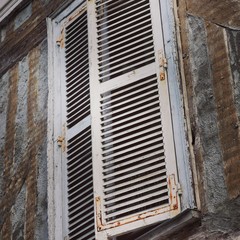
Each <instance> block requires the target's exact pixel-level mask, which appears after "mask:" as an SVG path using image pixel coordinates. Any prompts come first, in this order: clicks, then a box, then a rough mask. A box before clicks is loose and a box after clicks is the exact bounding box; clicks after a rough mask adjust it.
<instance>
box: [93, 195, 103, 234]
mask: <svg viewBox="0 0 240 240" xmlns="http://www.w3.org/2000/svg"><path fill="white" fill-rule="evenodd" d="M95 203H96V217H97V230H98V231H102V230H104V227H103V223H102V211H101V199H100V197H96V198H95Z"/></svg>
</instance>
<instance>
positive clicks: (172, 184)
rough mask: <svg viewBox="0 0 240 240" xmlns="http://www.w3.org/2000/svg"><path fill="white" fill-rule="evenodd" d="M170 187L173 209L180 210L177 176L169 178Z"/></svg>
mask: <svg viewBox="0 0 240 240" xmlns="http://www.w3.org/2000/svg"><path fill="white" fill-rule="evenodd" d="M168 187H169V192H170V195H169V200H170V205H171V209H172V210H175V209H178V186H177V185H176V180H175V175H174V174H172V175H170V176H169V177H168Z"/></svg>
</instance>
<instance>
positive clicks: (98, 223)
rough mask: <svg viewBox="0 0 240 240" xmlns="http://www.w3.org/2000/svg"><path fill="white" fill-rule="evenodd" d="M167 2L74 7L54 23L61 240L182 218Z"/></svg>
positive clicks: (106, 0)
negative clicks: (166, 27) (162, 5)
mask: <svg viewBox="0 0 240 240" xmlns="http://www.w3.org/2000/svg"><path fill="white" fill-rule="evenodd" d="M159 4H160V3H159V1H158V0H141V1H132V0H128V1H126V0H124V1H123V0H119V1H114V0H96V1H86V2H85V1H82V3H81V4H80V6H79V3H77V2H75V3H73V4H72V5H71V6H70V7H68V8H67V10H65V11H63V12H62V13H61V14H59V16H58V17H57V18H56V19H54V21H53V22H54V23H52V22H51V23H50V25H51V26H52V28H51V30H52V33H53V35H52V36H51V38H53V39H55V43H53V44H54V46H53V49H54V53H53V57H52V59H53V60H54V61H53V62H54V65H53V69H52V73H53V79H54V83H53V85H54V86H53V87H54V88H53V89H54V91H53V95H54V98H55V99H54V111H53V112H54V129H53V134H54V139H55V144H54V146H53V148H54V153H53V158H54V164H56V166H57V168H58V170H54V171H55V179H54V181H55V184H56V185H57V186H58V187H59V188H61V190H59V191H58V190H56V191H55V193H54V194H55V195H54V196H53V198H54V199H55V200H54V201H55V204H56V205H55V208H56V209H55V211H56V218H57V219H58V218H59V219H61V220H62V223H61V224H62V226H59V228H57V227H56V226H55V227H56V228H55V231H56V233H55V239H62V235H63V236H68V238H69V239H79V238H80V237H81V239H98V240H101V239H108V237H116V236H118V235H121V234H124V233H127V232H129V231H133V230H136V229H139V228H142V227H145V226H148V225H151V224H153V223H156V222H159V221H163V220H166V219H169V218H172V217H173V216H176V215H177V214H178V213H179V212H180V211H181V206H182V204H181V202H180V197H179V194H178V188H179V175H178V171H177V160H176V150H175V146H174V142H175V138H174V129H173V125H172V114H171V104H170V100H169V89H168V74H167V60H166V58H165V51H166V48H165V46H164V38H163V29H162V18H161V12H160V6H159ZM50 32H51V31H50ZM50 94H51V93H50ZM183 138H184V137H183ZM54 168H55V166H54ZM59 169H60V170H59ZM185 177H186V176H185ZM54 188H56V186H54ZM61 196H63V198H62V199H59V198H61ZM57 221H58V220H56V222H57ZM56 229H63V233H62V235H61V234H60V233H58V231H57V230H56ZM59 234H60V235H59ZM57 236H58V237H57Z"/></svg>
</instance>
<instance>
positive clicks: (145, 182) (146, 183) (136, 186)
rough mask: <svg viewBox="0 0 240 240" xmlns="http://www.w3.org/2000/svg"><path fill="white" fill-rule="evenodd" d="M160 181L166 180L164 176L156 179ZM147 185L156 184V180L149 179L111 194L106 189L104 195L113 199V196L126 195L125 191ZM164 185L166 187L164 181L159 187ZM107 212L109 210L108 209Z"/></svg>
mask: <svg viewBox="0 0 240 240" xmlns="http://www.w3.org/2000/svg"><path fill="white" fill-rule="evenodd" d="M161 180H166V176H162V177H159V178H158V181H161ZM149 184H156V179H151V180H148V181H144V182H140V183H136V184H135V185H134V186H131V187H129V188H126V189H122V190H116V191H114V192H112V193H108V192H109V189H108V192H105V195H106V198H111V197H114V196H115V195H119V194H124V193H126V192H127V191H128V190H127V189H129V190H131V191H133V190H136V189H141V188H143V187H144V186H146V185H149ZM165 185H166V181H165V182H164V183H163V184H162V185H159V186H165ZM108 210H110V209H109V208H108Z"/></svg>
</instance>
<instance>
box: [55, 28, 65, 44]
mask: <svg viewBox="0 0 240 240" xmlns="http://www.w3.org/2000/svg"><path fill="white" fill-rule="evenodd" d="M56 43H57V45H58V46H59V47H61V48H64V29H62V30H61V34H60V36H59V37H58V38H57V40H56Z"/></svg>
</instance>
